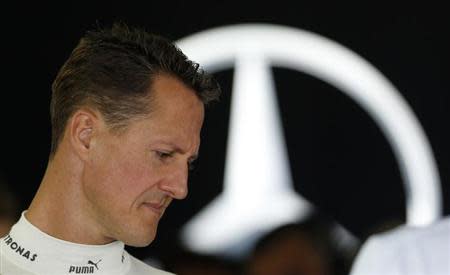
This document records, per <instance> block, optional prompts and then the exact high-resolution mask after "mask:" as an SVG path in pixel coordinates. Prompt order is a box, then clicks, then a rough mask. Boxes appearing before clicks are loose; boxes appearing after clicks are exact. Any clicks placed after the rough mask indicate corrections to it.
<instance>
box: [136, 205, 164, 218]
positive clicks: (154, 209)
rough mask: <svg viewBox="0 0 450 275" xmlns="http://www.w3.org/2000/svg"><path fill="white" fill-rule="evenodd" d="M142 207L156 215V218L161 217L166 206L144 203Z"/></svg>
mask: <svg viewBox="0 0 450 275" xmlns="http://www.w3.org/2000/svg"><path fill="white" fill-rule="evenodd" d="M142 206H143V207H145V208H146V209H148V210H150V211H152V212H153V213H155V214H157V215H158V216H162V214H163V213H164V210H165V209H166V206H165V205H164V204H163V203H152V202H144V203H143V204H142Z"/></svg>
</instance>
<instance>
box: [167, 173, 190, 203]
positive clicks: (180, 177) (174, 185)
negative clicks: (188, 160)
mask: <svg viewBox="0 0 450 275" xmlns="http://www.w3.org/2000/svg"><path fill="white" fill-rule="evenodd" d="M167 172H168V174H167V176H166V178H165V180H163V181H161V183H160V188H161V190H163V191H164V192H166V193H167V194H168V195H169V196H170V197H172V198H174V199H178V200H182V199H184V198H186V196H187V194H188V167H187V165H186V164H185V165H181V164H180V165H177V166H174V167H173V169H170V170H169V171H167Z"/></svg>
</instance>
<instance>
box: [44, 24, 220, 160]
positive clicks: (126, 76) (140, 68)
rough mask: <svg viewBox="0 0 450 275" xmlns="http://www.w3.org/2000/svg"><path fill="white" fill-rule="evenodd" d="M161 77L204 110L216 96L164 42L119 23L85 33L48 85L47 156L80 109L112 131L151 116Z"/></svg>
mask: <svg viewBox="0 0 450 275" xmlns="http://www.w3.org/2000/svg"><path fill="white" fill-rule="evenodd" d="M160 74H167V75H170V76H174V77H176V78H178V79H179V80H181V81H182V82H183V83H184V84H185V85H187V86H188V87H190V88H192V89H193V90H194V91H195V92H196V95H197V96H198V98H199V99H200V100H201V101H202V102H203V103H204V104H205V105H206V104H208V103H209V102H211V101H214V100H217V99H218V97H219V94H220V88H219V85H218V83H217V82H216V81H215V80H214V78H213V77H212V76H211V75H209V74H207V73H205V72H204V71H203V70H202V69H200V67H199V65H198V64H197V63H195V62H192V61H190V60H189V59H188V58H187V57H186V56H185V55H184V54H183V53H182V52H181V50H180V49H178V48H177V47H176V46H175V45H174V44H173V43H172V42H170V41H169V40H167V39H166V38H163V37H161V36H159V35H155V34H151V33H148V32H146V31H144V30H141V29H137V28H130V27H128V26H127V25H126V24H124V23H122V22H120V23H114V24H113V25H112V27H111V28H107V29H102V28H96V29H95V30H92V31H88V32H86V34H85V35H84V37H82V38H81V40H80V42H79V43H78V45H77V46H76V47H75V49H74V50H73V51H72V53H71V55H70V57H69V58H68V60H67V61H66V62H65V64H64V65H63V66H62V67H61V69H60V71H59V72H58V74H57V76H56V79H55V81H54V82H53V85H52V99H51V103H50V116H51V122H52V143H51V150H50V157H52V156H53V155H54V154H55V152H56V150H57V147H58V144H59V143H60V142H61V139H62V136H63V134H64V130H65V127H66V124H67V121H68V120H69V118H70V117H71V115H72V114H73V113H74V112H75V111H76V110H77V109H79V108H80V107H81V106H86V105H87V106H91V107H93V108H95V109H97V110H98V111H100V113H101V114H102V115H103V116H104V119H105V121H106V123H107V124H108V126H109V127H110V128H111V129H113V130H120V129H123V128H125V127H126V125H127V122H128V120H129V119H130V118H133V117H137V116H143V115H147V114H149V113H150V111H151V110H149V108H148V104H147V102H148V99H151V94H150V90H151V85H152V81H153V79H154V77H155V76H156V75H160Z"/></svg>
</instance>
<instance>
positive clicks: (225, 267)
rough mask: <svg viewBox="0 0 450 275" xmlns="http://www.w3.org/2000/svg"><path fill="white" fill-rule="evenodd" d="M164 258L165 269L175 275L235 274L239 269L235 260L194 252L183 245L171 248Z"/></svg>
mask: <svg viewBox="0 0 450 275" xmlns="http://www.w3.org/2000/svg"><path fill="white" fill-rule="evenodd" d="M173 251H177V252H175V253H173ZM164 258H165V259H164V260H163V261H164V266H165V267H166V269H167V270H169V271H170V272H173V273H175V274H177V275H237V274H239V273H240V271H241V269H240V265H239V263H237V262H234V261H230V260H227V259H224V258H219V257H216V256H212V255H203V254H199V253H195V252H192V251H189V250H188V249H186V248H183V247H178V248H177V249H174V250H172V253H171V254H170V255H168V256H166V257H164Z"/></svg>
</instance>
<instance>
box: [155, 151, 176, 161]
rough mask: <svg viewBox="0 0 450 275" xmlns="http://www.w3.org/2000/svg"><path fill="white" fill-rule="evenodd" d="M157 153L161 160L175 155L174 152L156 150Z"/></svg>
mask: <svg viewBox="0 0 450 275" xmlns="http://www.w3.org/2000/svg"><path fill="white" fill-rule="evenodd" d="M155 153H156V155H157V156H158V158H159V159H161V160H166V159H168V158H171V157H172V156H173V152H165V151H156V152H155Z"/></svg>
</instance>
